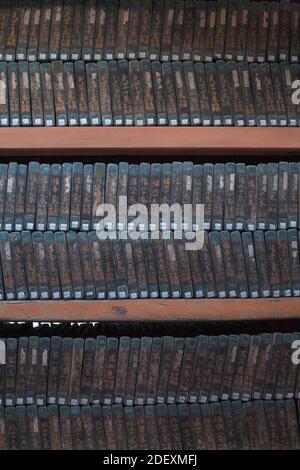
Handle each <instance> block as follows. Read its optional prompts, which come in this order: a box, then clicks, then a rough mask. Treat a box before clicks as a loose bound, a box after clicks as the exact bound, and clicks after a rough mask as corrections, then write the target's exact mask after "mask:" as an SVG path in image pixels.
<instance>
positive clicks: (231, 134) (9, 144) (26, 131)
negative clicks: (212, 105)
mask: <svg viewBox="0 0 300 470" xmlns="http://www.w3.org/2000/svg"><path fill="white" fill-rule="evenodd" d="M299 152H300V129H297V128H295V129H293V128H237V127H228V128H224V127H219V128H216V127H207V128H205V127H186V128H184V127H176V128H175V127H173V128H172V127H166V128H163V127H141V128H135V127H131V128H129V127H122V128H115V127H110V128H109V127H106V128H105V127H99V128H92V127H85V128H84V127H76V128H70V127H65V128H1V129H0V155H3V156H5V155H6V156H11V155H13V156H23V155H24V156H62V155H65V156H69V155H72V156H94V155H95V156H100V155H173V156H174V155H201V154H203V155H232V156H234V155H241V154H244V155H250V154H255V155H260V154H264V155H266V154H269V155H276V154H277V155H280V154H283V153H290V154H298V155H299Z"/></svg>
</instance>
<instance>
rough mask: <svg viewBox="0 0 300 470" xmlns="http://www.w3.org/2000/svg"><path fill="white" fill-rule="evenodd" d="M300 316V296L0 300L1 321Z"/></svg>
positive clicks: (270, 318)
mask: <svg viewBox="0 0 300 470" xmlns="http://www.w3.org/2000/svg"><path fill="white" fill-rule="evenodd" d="M280 319H300V298H289V299H288V298H281V299H243V300H239V299H191V300H185V299H176V300H170V299H169V300H168V299H166V300H158V299H157V300H155V299H151V300H116V301H113V300H101V301H97V300H96V301H85V300H74V301H72V300H71V301H26V302H6V301H5V302H4V301H3V302H0V321H25V320H26V321H27V320H28V321H198V320H199V321H200V320H201V321H224V320H231V321H233V320H280Z"/></svg>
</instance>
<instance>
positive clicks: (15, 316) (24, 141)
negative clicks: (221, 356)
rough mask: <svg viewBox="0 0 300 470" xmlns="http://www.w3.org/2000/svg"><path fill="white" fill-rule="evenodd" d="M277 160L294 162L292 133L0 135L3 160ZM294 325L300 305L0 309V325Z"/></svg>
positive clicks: (299, 137)
mask: <svg viewBox="0 0 300 470" xmlns="http://www.w3.org/2000/svg"><path fill="white" fill-rule="evenodd" d="M134 155H153V156H155V155H156V156H162V155H165V156H169V157H170V158H172V157H174V156H176V155H181V156H189V155H194V156H199V161H200V160H201V155H224V156H226V155H228V156H231V157H235V156H236V157H237V158H238V157H240V156H242V155H248V156H249V155H253V156H255V155H267V156H269V157H270V158H272V156H275V155H285V156H289V155H291V156H299V157H300V129H298V128H294V129H293V128H224V127H220V128H216V127H215V128H211V127H210V128H205V127H194V128H193V127H187V128H183V127H179V128H178V127H176V128H175V127H174V128H170V127H166V128H159V127H152V128H151V127H141V128H136V127H130V128H129V127H128V128H126V127H125V128H124V127H123V128H115V127H110V128H109V127H106V128H105V127H99V128H91V127H86V128H83V127H81V128H80V127H77V128H70V127H64V128H1V129H0V161H1V156H3V157H10V156H13V157H18V156H19V157H33V156H36V157H40V158H42V157H60V158H61V157H64V156H66V157H70V156H72V157H73V158H74V159H78V158H80V157H84V156H95V157H97V156H98V157H100V156H124V157H126V156H134ZM295 318H299V319H300V298H280V299H243V300H238V299H226V300H224V299H222V300H220V299H209V300H208V299H191V300H184V299H181V300H172V299H166V300H161V299H155V300H154V299H153V300H116V301H110V300H107V301H84V300H82V301H80V300H74V301H52V300H51V301H34V302H33V301H25V302H19V301H17V302H6V301H3V302H0V321H25V320H29V321H196V320H203V321H209V320H210V321H212V320H213V321H223V320H231V321H233V320H274V319H277V320H280V319H295Z"/></svg>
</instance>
